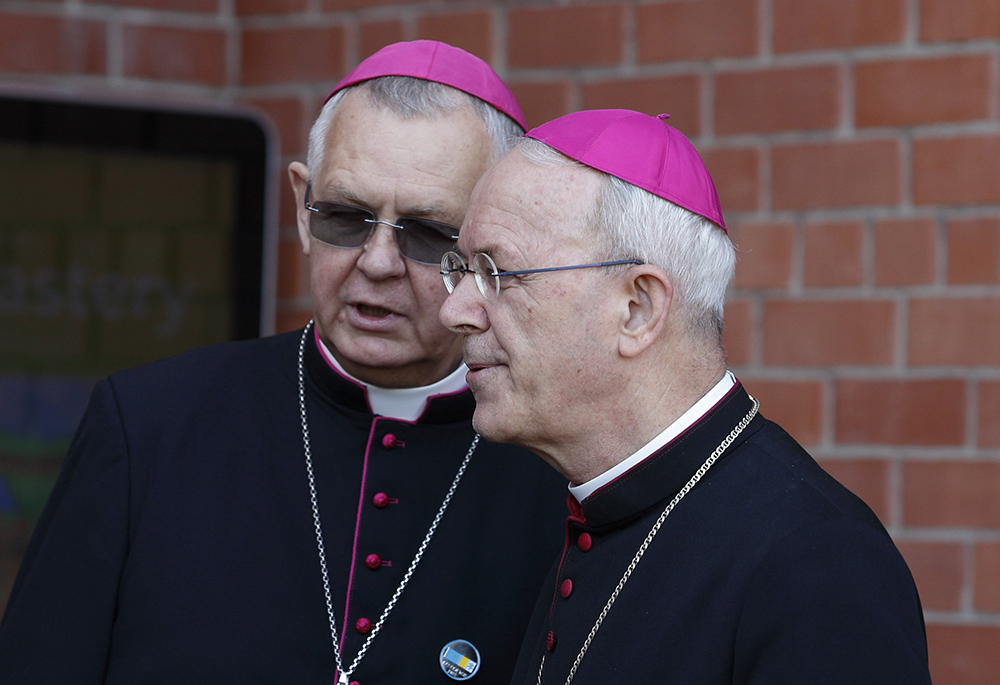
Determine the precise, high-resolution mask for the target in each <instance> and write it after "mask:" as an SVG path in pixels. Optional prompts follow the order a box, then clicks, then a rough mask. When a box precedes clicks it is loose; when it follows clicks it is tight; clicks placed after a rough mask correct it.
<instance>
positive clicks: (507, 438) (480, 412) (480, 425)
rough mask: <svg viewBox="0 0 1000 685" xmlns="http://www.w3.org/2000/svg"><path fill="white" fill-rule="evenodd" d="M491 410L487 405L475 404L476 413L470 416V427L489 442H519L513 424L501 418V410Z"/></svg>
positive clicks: (514, 443) (515, 443)
mask: <svg viewBox="0 0 1000 685" xmlns="http://www.w3.org/2000/svg"><path fill="white" fill-rule="evenodd" d="M497 414H498V412H491V411H490V410H489V408H488V407H486V408H484V407H483V406H482V405H481V404H477V405H476V413H475V414H473V416H472V427H473V428H475V429H476V432H477V433H479V434H480V435H481V436H482V437H484V438H485V439H487V440H489V441H490V442H506V443H510V444H512V445H519V444H521V443H520V441H519V440H518V434H517V432H516V431H515V430H514V428H515V427H514V426H512V425H510V422H509V421H504V420H503V412H499V414H500V416H497Z"/></svg>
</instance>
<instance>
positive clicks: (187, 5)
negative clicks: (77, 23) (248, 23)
mask: <svg viewBox="0 0 1000 685" xmlns="http://www.w3.org/2000/svg"><path fill="white" fill-rule="evenodd" d="M83 1H84V3H85V4H90V5H105V6H107V5H113V6H115V7H142V8H145V9H151V10H159V11H161V12H164V11H169V12H210V13H213V14H214V13H216V12H218V11H219V0H83Z"/></svg>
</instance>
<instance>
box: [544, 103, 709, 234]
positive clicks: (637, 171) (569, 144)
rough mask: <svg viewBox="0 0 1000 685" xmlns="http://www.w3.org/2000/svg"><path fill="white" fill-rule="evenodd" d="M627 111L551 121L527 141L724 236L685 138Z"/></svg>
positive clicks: (705, 178)
mask: <svg viewBox="0 0 1000 685" xmlns="http://www.w3.org/2000/svg"><path fill="white" fill-rule="evenodd" d="M668 116H669V115H667V114H661V115H660V116H658V117H651V116H649V115H647V114H640V113H639V112H633V111H632V110H628V109H594V110H585V111H583V112H574V113H572V114H567V115H565V116H562V117H559V118H558V119H553V120H552V121H550V122H549V123H547V124H542V125H541V126H538V127H536V128H533V129H531V130H530V131H528V132H527V133H526V134H525V136H526V137H528V138H534V139H535V140H538V141H541V142H543V143H545V144H546V145H548V146H549V147H551V148H554V149H555V150H558V151H559V152H561V153H563V154H564V155H566V156H567V157H570V158H572V159H575V160H576V161H578V162H580V163H582V164H586V165H587V166H589V167H593V168H594V169H597V170H598V171H603V172H604V173H606V174H611V175H612V176H616V177H618V178H620V179H621V180H623V181H626V182H628V183H631V184H632V185H634V186H638V187H640V188H642V189H643V190H648V191H649V192H651V193H653V194H654V195H658V196H659V197H662V198H663V199H665V200H670V201H671V202H673V203H674V204H676V205H680V206H681V207H683V208H684V209H687V210H689V211H692V212H694V213H695V214H699V215H701V216H703V217H705V218H706V219H708V220H709V221H711V222H712V223H714V224H716V225H717V226H719V228H721V229H722V230H723V231H725V230H726V222H725V221H724V220H723V218H722V206H721V205H720V204H719V194H718V193H717V192H716V190H715V184H714V183H713V182H712V177H711V176H710V175H709V173H708V169H707V168H705V163H704V162H702V161H701V157H699V156H698V152H697V151H696V150H695V149H694V146H693V145H692V144H691V142H690V141H689V140H688V139H687V138H685V137H684V134H683V133H681V132H680V131H678V130H677V129H676V128H674V127H673V126H670V125H668V124H667V122H666V121H665V119H666V118H667V117H668Z"/></svg>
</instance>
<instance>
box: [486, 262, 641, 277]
mask: <svg viewBox="0 0 1000 685" xmlns="http://www.w3.org/2000/svg"><path fill="white" fill-rule="evenodd" d="M622 264H637V265H640V264H645V262H642V261H639V260H638V259H620V260H618V261H614V262H597V263H594V264H574V265H572V266H550V267H547V268H545V269H525V270H523V271H501V272H499V273H495V274H492V275H493V276H524V275H526V274H542V273H546V272H549V271H569V270H570V269H589V268H591V267H598V266H619V265H622ZM469 270H470V271H471V269H469Z"/></svg>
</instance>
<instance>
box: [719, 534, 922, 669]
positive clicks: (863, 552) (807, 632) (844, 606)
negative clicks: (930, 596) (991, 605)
mask: <svg viewBox="0 0 1000 685" xmlns="http://www.w3.org/2000/svg"><path fill="white" fill-rule="evenodd" d="M733 682H734V683H740V684H741V685H781V684H789V685H791V684H792V683H795V684H798V683H810V685H823V684H829V685H843V683H851V684H852V685H866V684H871V685H885V683H907V684H908V685H920V684H922V683H926V684H927V685H930V679H929V676H928V672H927V646H926V640H925V637H924V623H923V614H922V611H921V608H920V600H919V598H918V596H917V591H916V587H915V585H914V583H913V579H912V577H911V576H910V573H909V570H908V569H907V567H906V564H905V563H904V561H903V559H902V557H901V556H900V555H899V552H898V551H897V550H896V548H895V547H894V546H893V544H892V542H891V541H890V539H889V537H888V536H887V535H885V534H884V533H882V532H881V531H878V530H874V529H873V528H871V527H870V526H866V525H864V524H861V523H859V522H857V521H853V520H849V519H834V520H827V521H823V522H821V523H818V524H812V525H807V526H804V527H803V528H799V529H798V530H796V531H795V532H793V533H792V534H790V535H788V536H786V537H785V538H783V539H782V540H781V541H780V542H779V543H778V544H776V545H775V546H774V547H773V548H772V549H771V550H770V551H769V553H768V554H767V556H766V557H765V558H764V559H763V561H762V563H761V564H760V566H759V567H758V569H757V571H756V572H755V574H754V577H753V580H752V582H751V584H750V586H749V591H748V593H747V598H746V603H745V605H744V607H743V609H742V611H741V620H740V624H739V628H738V633H737V640H736V650H735V662H734V679H733Z"/></svg>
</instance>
